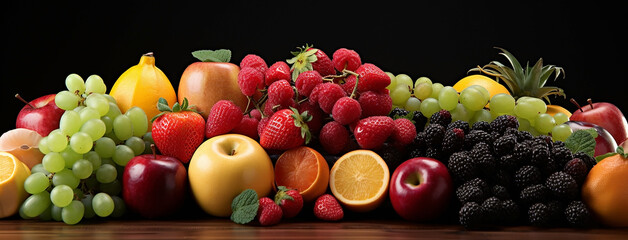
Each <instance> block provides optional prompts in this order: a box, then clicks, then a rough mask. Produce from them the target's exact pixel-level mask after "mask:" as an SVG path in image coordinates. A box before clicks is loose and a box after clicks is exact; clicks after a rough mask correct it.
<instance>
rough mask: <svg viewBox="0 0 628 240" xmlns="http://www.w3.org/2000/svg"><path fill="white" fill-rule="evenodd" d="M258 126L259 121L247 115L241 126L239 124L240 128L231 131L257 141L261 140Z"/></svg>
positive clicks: (243, 118)
mask: <svg viewBox="0 0 628 240" xmlns="http://www.w3.org/2000/svg"><path fill="white" fill-rule="evenodd" d="M258 124H259V120H257V118H254V117H250V116H248V115H245V116H243V117H242V121H240V124H238V126H236V127H235V128H234V129H233V130H231V132H232V133H238V134H242V135H245V136H247V137H250V138H252V139H255V140H257V139H259V135H258V134H257V125H258Z"/></svg>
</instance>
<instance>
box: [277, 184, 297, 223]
mask: <svg viewBox="0 0 628 240" xmlns="http://www.w3.org/2000/svg"><path fill="white" fill-rule="evenodd" d="M277 189H278V191H277V193H276V194H275V203H276V204H277V205H279V207H281V211H282V212H283V217H284V218H293V217H295V216H297V215H298V214H299V212H301V209H302V208H303V196H301V194H300V193H299V191H298V190H296V189H288V188H286V187H284V186H279V187H277Z"/></svg>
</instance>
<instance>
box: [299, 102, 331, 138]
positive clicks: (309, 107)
mask: <svg viewBox="0 0 628 240" xmlns="http://www.w3.org/2000/svg"><path fill="white" fill-rule="evenodd" d="M296 108H297V110H299V112H300V113H302V112H305V111H307V113H308V114H309V115H310V116H312V120H310V121H309V122H307V126H308V128H309V129H310V132H311V133H312V135H313V136H318V133H319V132H320V130H321V128H322V127H323V118H324V117H325V113H323V110H321V109H320V108H319V107H318V106H316V105H314V104H310V103H309V102H303V103H301V104H299V106H297V107H296Z"/></svg>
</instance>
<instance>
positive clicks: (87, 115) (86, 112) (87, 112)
mask: <svg viewBox="0 0 628 240" xmlns="http://www.w3.org/2000/svg"><path fill="white" fill-rule="evenodd" d="M79 115H80V116H81V126H82V125H83V124H85V122H87V121H88V120H90V119H99V118H100V114H99V113H98V112H97V111H96V110H94V109H93V108H88V107H86V108H83V109H81V111H80V112H79Z"/></svg>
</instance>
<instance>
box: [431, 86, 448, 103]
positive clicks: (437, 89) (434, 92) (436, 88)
mask: <svg viewBox="0 0 628 240" xmlns="http://www.w3.org/2000/svg"><path fill="white" fill-rule="evenodd" d="M444 87H445V86H443V84H442V83H434V84H432V95H430V96H429V97H431V98H435V99H438V94H439V93H440V90H443V88H444Z"/></svg>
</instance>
